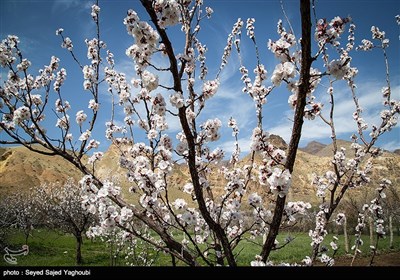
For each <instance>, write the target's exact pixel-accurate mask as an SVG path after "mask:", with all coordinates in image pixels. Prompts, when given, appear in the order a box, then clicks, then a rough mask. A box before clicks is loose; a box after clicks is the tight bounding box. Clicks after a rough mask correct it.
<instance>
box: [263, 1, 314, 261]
mask: <svg viewBox="0 0 400 280" xmlns="http://www.w3.org/2000/svg"><path fill="white" fill-rule="evenodd" d="M300 16H301V61H302V63H301V70H300V79H299V91H298V96H297V104H296V109H295V113H294V121H293V129H292V135H291V138H290V143H289V149H288V156H287V159H286V164H285V168H286V169H288V170H289V172H290V173H291V174H292V172H293V167H294V163H295V160H296V154H297V149H298V146H299V142H300V138H301V130H302V127H303V122H304V108H305V106H306V97H307V93H308V92H309V90H310V69H311V64H312V61H313V59H312V57H311V10H310V0H301V1H300ZM285 201H286V196H284V197H280V196H278V197H277V199H276V203H275V210H274V216H273V217H272V222H271V225H270V230H269V232H268V236H267V241H266V242H265V243H264V245H263V248H262V251H261V257H262V261H264V262H265V261H266V260H267V259H268V256H269V254H270V253H271V250H272V248H273V247H274V245H275V239H276V236H277V235H278V232H279V227H280V225H281V221H282V215H283V210H284V209H285Z"/></svg>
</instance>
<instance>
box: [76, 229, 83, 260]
mask: <svg viewBox="0 0 400 280" xmlns="http://www.w3.org/2000/svg"><path fill="white" fill-rule="evenodd" d="M75 238H76V264H78V265H80V264H82V262H83V260H82V251H81V248H82V244H83V238H82V234H81V233H79V234H77V235H75Z"/></svg>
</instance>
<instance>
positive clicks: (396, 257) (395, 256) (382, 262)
mask: <svg viewBox="0 0 400 280" xmlns="http://www.w3.org/2000/svg"><path fill="white" fill-rule="evenodd" d="M351 260H352V257H350V256H348V257H347V256H344V257H340V258H335V266H350V264H351ZM370 261H371V257H357V258H356V259H355V260H354V263H353V266H369V264H370ZM372 266H400V251H398V252H390V253H384V254H380V255H376V256H375V258H374V262H373V264H372Z"/></svg>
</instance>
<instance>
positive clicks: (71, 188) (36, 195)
mask: <svg viewBox="0 0 400 280" xmlns="http://www.w3.org/2000/svg"><path fill="white" fill-rule="evenodd" d="M82 191H83V190H82V188H81V187H80V186H79V185H78V184H77V183H76V182H74V181H73V180H72V179H70V180H68V181H67V182H66V183H65V184H63V185H61V186H58V185H56V184H53V185H46V184H44V185H41V186H37V187H35V189H34V190H33V192H32V201H33V205H34V206H33V207H32V210H33V211H35V212H38V211H40V213H41V215H42V217H43V223H44V225H45V226H47V227H49V228H51V229H55V230H60V231H62V232H65V233H69V234H72V235H73V236H74V237H75V240H76V254H75V259H76V264H82V262H83V259H82V251H81V248H82V244H83V236H84V234H85V232H86V231H87V230H88V229H89V227H90V226H91V225H93V224H94V223H95V221H96V216H95V215H93V214H92V213H90V212H88V211H85V209H83V208H82V206H81V196H82ZM32 210H31V211H32Z"/></svg>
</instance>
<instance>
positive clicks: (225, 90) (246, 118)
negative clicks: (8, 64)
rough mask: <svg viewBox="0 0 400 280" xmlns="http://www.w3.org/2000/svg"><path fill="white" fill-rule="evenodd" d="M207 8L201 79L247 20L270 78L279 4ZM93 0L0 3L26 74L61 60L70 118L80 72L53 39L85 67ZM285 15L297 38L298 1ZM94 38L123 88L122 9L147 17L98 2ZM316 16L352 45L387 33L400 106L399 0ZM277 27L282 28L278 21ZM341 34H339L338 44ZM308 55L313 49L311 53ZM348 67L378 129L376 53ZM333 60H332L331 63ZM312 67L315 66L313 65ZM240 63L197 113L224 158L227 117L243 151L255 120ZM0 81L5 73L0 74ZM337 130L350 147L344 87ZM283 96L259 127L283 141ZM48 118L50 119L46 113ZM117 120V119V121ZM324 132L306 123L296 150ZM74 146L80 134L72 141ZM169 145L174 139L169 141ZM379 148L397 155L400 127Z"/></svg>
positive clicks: (82, 105)
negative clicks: (214, 132) (334, 23)
mask: <svg viewBox="0 0 400 280" xmlns="http://www.w3.org/2000/svg"><path fill="white" fill-rule="evenodd" d="M204 2H205V4H206V5H207V6H210V7H212V8H213V10H214V14H213V16H212V18H211V19H210V20H206V21H204V22H203V24H204V25H203V28H202V30H201V32H200V36H199V39H200V40H201V42H202V43H203V44H204V43H205V44H206V45H207V47H208V53H207V54H208V55H207V66H208V68H209V75H208V79H213V78H214V77H215V74H216V71H217V70H218V66H219V64H220V58H221V55H222V52H223V48H224V46H225V43H226V38H227V35H228V34H229V32H230V31H231V29H232V25H233V24H234V23H235V22H236V20H237V18H238V17H241V18H242V19H243V20H246V19H247V18H248V17H253V18H255V19H256V22H255V32H256V39H257V42H258V45H259V48H260V54H261V62H262V63H263V64H264V65H265V66H266V69H267V70H268V73H269V76H268V78H270V76H271V74H272V72H273V69H274V67H275V65H276V63H277V62H278V61H277V60H276V59H275V58H274V57H273V55H272V54H271V52H270V51H269V50H268V49H267V41H268V39H272V40H277V39H278V38H279V37H278V35H277V33H276V23H277V21H278V20H279V19H282V20H284V15H283V13H282V10H281V7H280V2H279V1H278V0H213V1H207V0H204ZM92 4H93V1H84V0H82V1H80V0H70V1H69V0H54V1H53V0H31V1H29V0H2V1H0V37H1V39H3V38H5V36H7V35H8V34H15V35H17V36H18V37H19V38H20V41H21V44H22V50H23V51H24V53H25V57H27V58H28V59H29V60H30V61H32V68H31V70H32V71H33V73H32V74H36V73H37V70H38V69H40V68H42V67H43V66H44V65H48V63H49V61H50V57H51V56H52V55H55V56H57V57H59V58H60V59H61V62H60V66H61V67H64V68H66V69H67V74H68V76H67V80H66V83H65V86H64V88H63V90H62V93H63V94H65V96H66V99H68V100H69V101H70V102H71V105H72V110H71V112H70V115H71V119H72V120H73V119H74V116H75V113H76V112H77V111H79V110H86V111H88V109H87V101H88V100H89V99H90V97H89V95H88V93H87V92H85V91H84V90H83V88H82V82H83V77H82V74H81V71H80V69H79V68H78V67H77V65H76V64H74V62H73V61H72V59H71V58H70V56H69V53H68V52H67V51H66V50H65V49H61V47H60V43H61V42H60V37H57V36H56V35H55V31H56V29H58V28H60V27H62V28H63V29H64V33H65V34H64V35H65V36H68V37H70V38H71V39H72V41H73V44H74V50H75V51H76V54H77V56H78V57H79V58H80V60H81V62H82V63H83V64H89V61H88V60H87V59H86V46H85V43H84V40H85V38H88V39H91V38H93V37H94V36H95V33H94V31H95V26H94V23H93V21H92V19H91V17H90V6H91V5H92ZM283 4H284V7H285V11H286V14H287V16H288V18H289V20H290V22H291V24H292V26H293V28H294V31H295V33H296V36H297V37H300V19H299V12H298V10H299V3H298V1H292V0H290V1H283ZM100 7H101V12H100V18H101V32H102V33H101V36H102V39H103V40H104V41H105V42H106V43H107V46H108V49H110V50H111V51H112V52H113V53H114V54H115V61H116V65H117V67H116V68H117V70H119V71H123V72H125V73H126V74H127V77H128V81H129V80H130V79H131V78H132V77H133V72H134V71H133V62H132V61H131V60H130V59H129V58H128V57H126V55H125V50H126V49H127V48H128V47H129V46H130V45H132V44H133V43H134V41H133V39H132V37H131V36H130V35H128V34H127V32H126V29H125V26H124V25H123V23H122V21H123V18H124V17H125V15H126V11H127V10H128V9H134V10H136V11H137V12H138V14H139V16H140V17H141V19H142V20H147V19H148V17H146V14H145V13H143V9H142V8H141V5H140V3H139V1H138V0H115V1H112V0H103V1H100ZM316 8H317V17H318V18H326V19H327V20H328V21H329V20H330V19H332V18H333V17H334V16H337V15H338V16H341V17H345V16H351V18H352V19H353V22H354V24H355V25H356V33H355V37H356V45H358V44H359V43H360V42H361V40H362V39H364V38H366V39H371V32H370V29H371V26H372V25H375V26H378V27H379V28H380V29H381V30H384V31H386V35H387V38H389V39H390V47H389V49H388V54H389V59H390V61H389V62H390V70H391V75H392V76H391V85H392V89H393V98H395V99H400V83H399V81H400V45H399V34H400V32H399V26H398V25H397V24H396V22H395V15H397V14H400V2H399V1H398V0H390V1H388V0H381V1H378V0H376V1H371V0H353V1H345V0H339V1H324V0H319V1H316ZM284 26H285V27H286V28H288V25H287V23H286V22H285V20H284ZM168 32H169V34H170V35H171V38H172V40H173V41H175V40H176V41H177V42H178V43H181V42H182V39H181V38H182V33H181V32H180V31H179V30H177V28H169V30H168ZM346 37H347V34H345V35H344V38H346ZM243 44H244V46H243V48H242V49H243V57H244V61H245V65H246V67H247V68H248V69H249V70H250V71H252V69H253V68H254V66H255V60H254V48H253V46H252V44H250V41H249V40H248V39H247V38H245V36H243ZM176 46H177V50H176V52H180V49H182V45H179V44H178V45H176ZM314 50H315V48H314ZM352 56H353V60H352V66H356V67H358V69H359V74H358V76H357V78H356V83H357V85H358V91H357V92H358V94H359V98H360V103H361V106H362V107H363V108H364V118H365V119H366V120H367V122H368V123H369V124H372V123H378V122H379V119H380V118H379V108H380V107H377V106H376V105H380V104H381V100H382V98H381V94H380V90H381V88H382V86H384V85H385V83H384V82H385V72H384V69H385V68H384V62H383V59H382V53H381V52H380V51H379V50H375V51H373V52H368V53H365V52H353V55H352ZM332 58H333V57H332ZM316 66H318V65H316ZM238 67H239V63H238V59H237V55H236V53H235V52H233V53H232V56H231V59H230V60H229V63H228V66H227V67H226V69H225V71H224V72H223V75H222V78H221V79H222V83H221V86H220V89H219V91H218V93H217V94H216V96H215V97H214V98H213V99H211V100H209V101H208V104H207V105H208V109H206V110H205V111H204V112H203V115H202V116H201V120H203V121H204V120H205V119H207V118H216V117H218V118H220V119H221V120H222V122H223V124H224V128H223V129H222V131H221V132H222V135H223V136H222V137H221V139H220V140H219V141H218V143H214V144H213V146H220V147H223V148H225V149H226V150H227V151H228V154H229V151H231V150H232V148H233V146H232V143H233V139H232V137H231V132H230V129H229V128H228V127H227V126H226V124H227V121H228V119H229V118H230V117H231V116H232V117H234V118H236V119H237V121H238V124H239V128H240V134H239V138H240V141H239V142H240V143H241V144H242V146H241V149H242V151H243V152H244V153H245V152H247V151H248V144H249V143H250V135H251V131H252V129H253V128H254V126H255V125H256V116H255V111H254V105H253V102H252V100H251V99H250V98H249V97H248V96H247V95H244V94H243V93H242V92H241V89H242V87H243V85H242V82H241V81H240V74H239V71H238ZM1 75H2V78H4V75H6V72H4V71H2V73H1ZM168 79H169V77H167V76H165V75H163V76H161V77H160V80H161V81H165V82H167V81H168ZM103 90H104V94H102V95H101V96H102V97H101V103H102V104H101V110H102V111H101V114H100V118H99V121H98V124H97V127H96V133H94V138H95V139H97V140H99V141H100V142H101V146H100V148H101V149H106V148H107V147H108V145H109V143H108V142H107V141H106V140H105V139H104V130H105V126H104V123H105V122H106V121H108V120H109V118H110V113H109V111H108V110H107V108H109V107H110V98H109V97H108V95H107V94H106V93H105V91H106V89H105V88H103ZM336 92H337V97H336V98H337V101H336V109H337V110H336V116H337V117H336V124H337V128H336V129H337V132H338V138H341V139H345V140H349V136H350V135H351V134H352V133H353V132H354V131H355V124H354V123H353V121H352V113H353V111H354V107H353V106H352V104H353V103H352V101H351V99H350V97H351V94H350V92H349V90H348V89H347V88H346V87H345V85H344V84H340V83H337V89H336ZM289 95H290V94H289V93H288V91H287V90H286V87H282V88H281V89H279V90H276V91H274V92H273V93H272V94H271V95H270V96H269V97H268V104H267V105H266V106H265V109H264V112H263V113H264V123H263V125H264V128H265V129H266V130H267V131H269V132H271V133H274V134H279V135H281V136H282V137H283V138H284V139H285V140H286V141H289V137H290V129H291V122H290V117H291V114H292V111H291V109H290V108H289V106H288V104H287V98H288V96H289ZM316 97H317V99H318V100H321V101H326V98H327V97H326V88H324V87H321V88H320V89H319V90H317V92H316ZM48 115H51V114H48ZM118 115H119V117H120V120H121V121H122V119H123V115H122V114H118ZM55 122H56V120H55V119H52V118H51V117H49V119H48V121H47V126H48V129H49V131H50V132H52V133H56V132H57V129H56V128H55ZM179 130H180V127H179V123H177V122H176V121H171V122H170V132H171V133H172V134H176V133H177V132H178V131H179ZM329 136H330V131H329V129H328V127H326V125H324V124H323V123H322V121H321V120H319V119H316V120H314V121H306V122H305V126H304V130H303V136H302V140H301V146H304V145H306V144H307V143H308V142H310V141H312V140H316V141H319V142H324V143H327V142H328V141H329ZM0 137H4V135H3V134H0ZM74 137H75V139H77V138H78V137H79V134H74ZM172 138H174V136H173V135H172ZM378 144H379V145H380V146H382V147H384V148H386V149H389V150H393V149H398V148H400V128H399V126H397V127H396V128H395V129H393V130H392V131H391V132H390V133H389V134H388V135H386V136H385V137H383V138H382V139H381V140H380V141H379V142H378Z"/></svg>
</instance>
